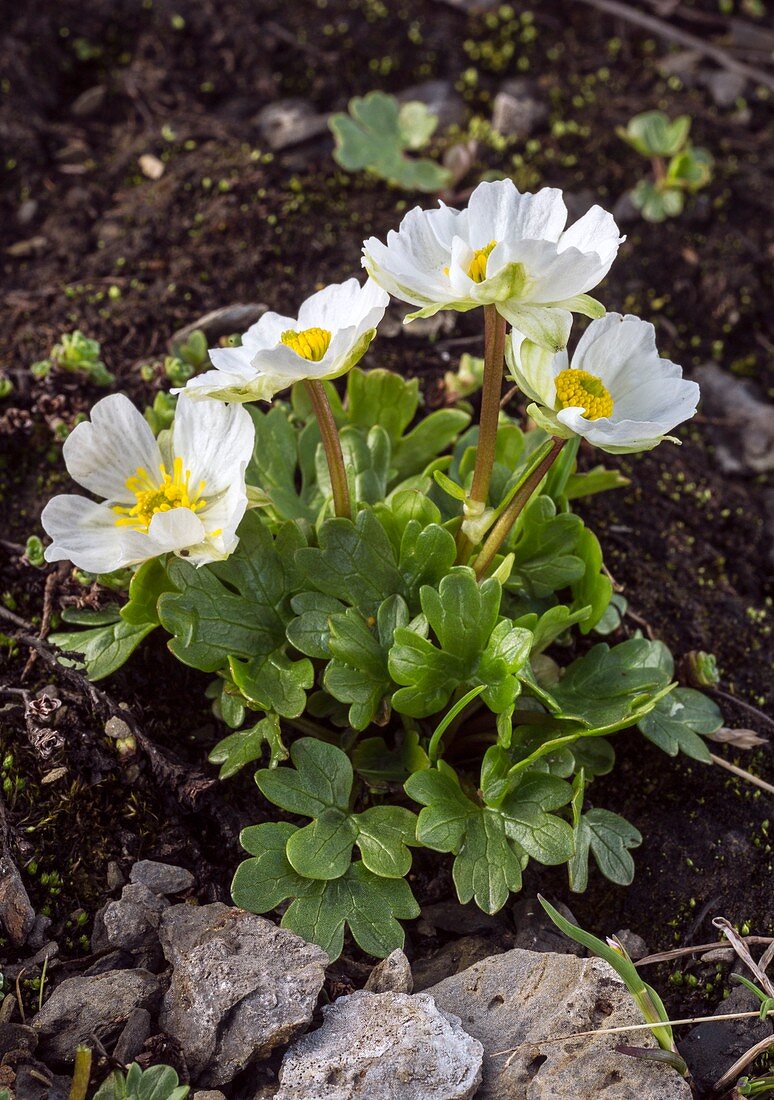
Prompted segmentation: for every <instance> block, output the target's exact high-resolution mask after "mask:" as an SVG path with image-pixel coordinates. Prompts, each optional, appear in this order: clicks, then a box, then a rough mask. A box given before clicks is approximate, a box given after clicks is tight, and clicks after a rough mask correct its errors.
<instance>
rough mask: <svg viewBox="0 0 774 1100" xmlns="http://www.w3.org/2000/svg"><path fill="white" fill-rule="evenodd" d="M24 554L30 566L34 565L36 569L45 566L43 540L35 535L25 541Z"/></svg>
mask: <svg viewBox="0 0 774 1100" xmlns="http://www.w3.org/2000/svg"><path fill="white" fill-rule="evenodd" d="M24 554H25V557H26V558H27V561H28V562H29V563H30V565H34V566H35V568H36V569H40V568H41V567H42V566H43V565H45V564H46V559H45V558H44V557H43V540H42V539H40V538H38V536H37V535H30V537H29V538H28V539H27V545H26V547H25V550H24Z"/></svg>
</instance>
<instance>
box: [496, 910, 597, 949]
mask: <svg viewBox="0 0 774 1100" xmlns="http://www.w3.org/2000/svg"><path fill="white" fill-rule="evenodd" d="M556 907H557V909H558V910H559V912H560V913H561V914H562V916H563V917H564V918H565V919H566V920H569V921H571V922H572V923H573V924H577V921H576V920H575V917H574V916H573V914H572V912H571V911H570V910H569V909H568V908H567V906H566V905H563V904H562V903H561V902H558V903H557V906H556ZM513 920H514V923H515V925H516V936H515V939H514V944H513V946H514V947H523V948H524V950H525V951H556V952H557V953H558V954H560V955H566V954H568V953H569V954H572V955H577V956H578V957H579V958H580V957H582V956H583V955H585V954H586V951H585V948H583V947H581V945H580V944H579V943H575V942H573V941H572V940H569V939H568V938H567V936H565V935H564V934H563V933H562V932H560V931H559V929H558V928H557V927H556V925H555V924H554V922H553V921H552V920H551V918H550V917H549V916H548V914H547V913H546V911H545V909H544V908H543V906H542V905H541V904H540V902H539V901H538V899H537V898H536V897H532V898H520V899H519V900H518V901H516V902H515V903H514V905H513Z"/></svg>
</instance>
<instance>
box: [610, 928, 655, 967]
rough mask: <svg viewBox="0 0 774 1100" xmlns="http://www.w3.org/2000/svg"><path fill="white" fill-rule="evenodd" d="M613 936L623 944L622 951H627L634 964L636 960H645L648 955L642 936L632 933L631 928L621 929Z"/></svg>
mask: <svg viewBox="0 0 774 1100" xmlns="http://www.w3.org/2000/svg"><path fill="white" fill-rule="evenodd" d="M615 935H616V938H617V939H618V940H620V941H621V943H622V944H623V947H624V949H625V950H626V951H628V953H629V956H630V958H632V959H634V961H635V962H637V959H644V958H645V956H646V955H647V953H648V945H647V944H646V943H645V940H644V939H643V938H642V936H638V935H637V933H636V932H632V930H631V928H622V929H621V930H620V932H616V934H615Z"/></svg>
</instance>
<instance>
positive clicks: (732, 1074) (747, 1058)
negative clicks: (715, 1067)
mask: <svg viewBox="0 0 774 1100" xmlns="http://www.w3.org/2000/svg"><path fill="white" fill-rule="evenodd" d="M756 1015H757V1014H756ZM767 1050H774V1039H772V1038H768V1039H761V1041H760V1042H759V1043H756V1044H755V1046H754V1047H750V1049H749V1050H747V1051H745V1053H744V1054H743V1055H742V1057H741V1058H737V1060H736V1061H735V1062H734V1064H733V1066H729V1068H728V1069H727V1070H726V1072H725V1073H724V1074H723V1076H722V1077H721V1078H720V1079H719V1080H717V1081H716V1082H715V1084H714V1085H713V1086H712V1091H713V1092H716V1093H721V1092H723V1091H724V1090H725V1089H727V1088H728V1087H729V1085H732V1084H733V1083H734V1082H735V1081H736V1080H737V1078H738V1077H739V1074H740V1073H741V1072H742V1070H743V1069H745V1068H746V1067H747V1066H749V1065H750V1063H751V1062H754V1061H755V1059H756V1058H759V1057H760V1056H761V1054H765V1053H766V1051H767Z"/></svg>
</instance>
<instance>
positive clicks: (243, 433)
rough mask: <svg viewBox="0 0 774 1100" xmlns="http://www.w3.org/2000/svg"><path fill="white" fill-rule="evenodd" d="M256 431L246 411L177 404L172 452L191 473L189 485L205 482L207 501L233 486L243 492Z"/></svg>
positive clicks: (213, 405) (182, 401) (233, 407)
mask: <svg viewBox="0 0 774 1100" xmlns="http://www.w3.org/2000/svg"><path fill="white" fill-rule="evenodd" d="M254 440H255V429H254V427H253V422H252V419H251V417H250V414H249V412H248V411H247V409H243V408H241V406H239V405H224V404H222V403H221V402H220V401H205V402H199V401H196V402H195V401H191V400H190V398H189V397H186V396H185V395H183V396H182V397H181V398H180V400H179V401H178V403H177V410H176V412H175V422H174V425H173V427H172V442H173V448H174V453H175V455H176V456H179V457H180V458H182V459H183V464H184V466H185V468H186V469H187V470H190V471H191V474H190V485H191V488H192V489H195V488H196V486H198V485H199V483H200V482H204V490H203V493H204V497H205V499H207V498H208V497H210V496H214V495H216V494H218V493H222V492H223V491H224V490H225V489H228V487H229V486H230V485H232V484H236V485H241V487H242V491H243V492H244V479H245V469H246V467H247V463H248V462H249V461H250V458H251V456H252V453H253V442H254Z"/></svg>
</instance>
